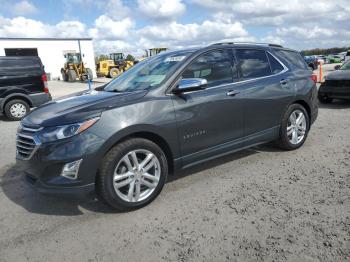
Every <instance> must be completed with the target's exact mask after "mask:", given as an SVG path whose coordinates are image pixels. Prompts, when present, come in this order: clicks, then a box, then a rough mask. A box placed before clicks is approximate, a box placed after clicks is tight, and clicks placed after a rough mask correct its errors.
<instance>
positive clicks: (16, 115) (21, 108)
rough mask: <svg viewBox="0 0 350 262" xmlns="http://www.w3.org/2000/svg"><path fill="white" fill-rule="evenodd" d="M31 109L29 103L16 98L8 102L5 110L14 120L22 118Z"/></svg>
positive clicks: (8, 116) (9, 117)
mask: <svg viewBox="0 0 350 262" xmlns="http://www.w3.org/2000/svg"><path fill="white" fill-rule="evenodd" d="M29 111H30V107H29V105H28V103H27V102H25V101H23V100H21V99H14V100H11V101H9V102H7V103H6V105H5V110H4V112H5V115H6V116H7V118H8V119H10V120H12V121H19V120H21V119H22V118H23V117H24V116H25V115H26V114H28V112H29Z"/></svg>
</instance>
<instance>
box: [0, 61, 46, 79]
mask: <svg viewBox="0 0 350 262" xmlns="http://www.w3.org/2000/svg"><path fill="white" fill-rule="evenodd" d="M0 74H1V75H18V74H20V75H23V74H35V75H36V74H41V65H40V63H39V60H36V59H0Z"/></svg>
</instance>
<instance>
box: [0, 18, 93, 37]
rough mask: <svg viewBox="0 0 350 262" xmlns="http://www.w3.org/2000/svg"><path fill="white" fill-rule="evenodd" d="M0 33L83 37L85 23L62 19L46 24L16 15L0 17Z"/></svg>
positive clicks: (28, 35)
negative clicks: (14, 16)
mask: <svg viewBox="0 0 350 262" xmlns="http://www.w3.org/2000/svg"><path fill="white" fill-rule="evenodd" d="M0 35H1V36H4V37H83V36H86V29H85V25H84V24H82V23H81V22H79V21H62V22H60V23H58V24H56V25H47V24H44V23H42V22H41V21H37V20H33V19H27V18H24V17H21V16H20V17H16V18H13V19H9V18H2V17H0Z"/></svg>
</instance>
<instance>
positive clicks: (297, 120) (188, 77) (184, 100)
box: [17, 43, 318, 210]
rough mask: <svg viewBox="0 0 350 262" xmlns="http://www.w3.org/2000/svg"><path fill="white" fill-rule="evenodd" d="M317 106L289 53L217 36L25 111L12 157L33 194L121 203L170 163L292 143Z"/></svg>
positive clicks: (152, 187) (141, 193)
mask: <svg viewBox="0 0 350 262" xmlns="http://www.w3.org/2000/svg"><path fill="white" fill-rule="evenodd" d="M317 112H318V109H317V90H316V86H315V83H314V81H313V80H312V77H311V71H309V70H308V68H307V65H306V64H305V62H304V60H303V58H302V57H301V56H300V54H299V53H298V52H296V51H293V50H290V49H286V48H283V47H281V46H277V45H269V44H234V43H219V44H214V45H211V46H208V47H205V48H199V49H190V50H181V51H174V52H164V53H161V54H159V55H157V56H154V57H151V58H149V59H147V60H145V61H142V62H140V63H138V64H137V65H136V66H134V67H133V68H131V69H130V70H128V71H126V72H125V73H123V74H122V75H120V76H119V77H118V78H116V79H115V80H113V81H112V82H110V83H109V84H107V85H106V86H104V87H103V88H99V89H98V90H93V91H88V92H83V93H78V94H75V95H73V96H69V97H64V98H62V99H59V100H56V101H52V102H50V103H48V104H45V105H44V106H41V107H39V108H37V109H35V110H34V111H33V112H31V113H30V114H29V115H27V116H26V117H25V118H24V119H23V120H22V121H21V125H20V127H19V130H18V133H17V161H18V163H19V164H20V165H22V166H23V170H24V172H25V177H26V180H27V181H28V182H29V183H31V184H32V185H33V186H34V187H35V188H36V189H37V190H38V191H40V192H42V193H46V194H56V195H57V194H58V195H68V196H71V195H75V194H89V193H93V192H97V193H98V194H99V195H101V196H102V197H103V198H104V199H105V200H106V201H107V202H108V203H109V204H110V205H111V206H113V207H115V208H117V209H120V210H130V209H135V208H139V207H142V206H144V205H146V204H148V203H150V202H151V201H152V200H153V199H154V198H155V197H156V196H157V195H158V194H159V192H160V191H161V189H162V187H163V186H164V183H165V181H166V179H167V175H168V174H169V173H174V172H176V171H177V170H181V169H184V168H187V167H190V166H193V165H196V164H199V163H202V162H203V161H206V160H210V159H213V158H216V157H220V156H222V155H225V154H229V153H232V152H235V151H238V150H241V149H244V148H248V147H251V146H255V145H258V144H262V143H266V142H270V141H276V142H277V144H278V145H279V146H280V147H281V148H283V149H286V150H293V149H297V148H299V147H300V146H301V145H302V144H303V143H304V142H305V140H306V137H307V135H308V132H309V130H310V126H311V124H312V123H313V122H314V121H315V119H316V117H317Z"/></svg>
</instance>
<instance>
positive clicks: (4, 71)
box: [0, 56, 51, 120]
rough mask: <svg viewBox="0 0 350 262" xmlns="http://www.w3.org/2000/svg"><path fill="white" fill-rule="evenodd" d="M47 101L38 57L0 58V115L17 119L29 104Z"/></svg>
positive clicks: (25, 112) (46, 92)
mask: <svg viewBox="0 0 350 262" xmlns="http://www.w3.org/2000/svg"><path fill="white" fill-rule="evenodd" d="M50 100H51V95H50V93H49V89H48V86H47V78H46V74H45V70H44V67H43V65H42V63H41V60H40V58H39V57H31V56H22V57H21V56H8V57H4V56H1V57H0V114H5V115H6V116H7V117H8V118H9V119H10V120H20V119H21V118H23V117H24V116H25V115H26V114H27V113H28V112H29V111H30V108H31V107H36V106H40V105H42V104H43V103H46V102H48V101H50Z"/></svg>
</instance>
